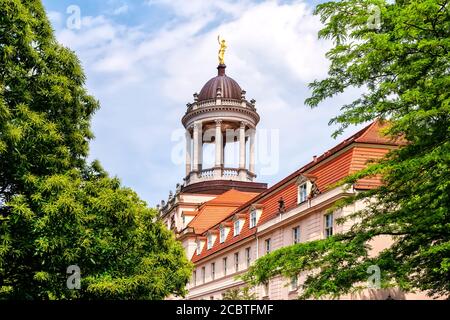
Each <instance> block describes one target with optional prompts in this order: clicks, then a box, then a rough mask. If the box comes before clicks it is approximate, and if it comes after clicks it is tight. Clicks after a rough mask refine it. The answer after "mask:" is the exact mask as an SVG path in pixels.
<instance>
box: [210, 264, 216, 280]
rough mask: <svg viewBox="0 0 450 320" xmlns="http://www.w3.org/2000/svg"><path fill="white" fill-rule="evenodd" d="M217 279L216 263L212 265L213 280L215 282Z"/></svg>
mask: <svg viewBox="0 0 450 320" xmlns="http://www.w3.org/2000/svg"><path fill="white" fill-rule="evenodd" d="M215 279H216V263H215V262H212V263H211V280H215Z"/></svg>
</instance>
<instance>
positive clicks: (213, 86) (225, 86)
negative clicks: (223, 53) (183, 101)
mask: <svg viewBox="0 0 450 320" xmlns="http://www.w3.org/2000/svg"><path fill="white" fill-rule="evenodd" d="M225 68H226V66H225V65H219V66H218V67H217V70H218V74H217V76H216V77H214V78H212V79H210V80H209V81H208V82H206V83H205V85H204V86H203V88H202V90H200V93H199V95H198V101H202V100H208V99H215V98H216V95H217V89H218V88H221V91H222V98H229V99H238V100H240V99H241V96H242V89H241V87H240V86H239V84H238V83H237V82H236V81H235V80H233V79H232V78H230V77H228V76H227V75H226V74H225Z"/></svg>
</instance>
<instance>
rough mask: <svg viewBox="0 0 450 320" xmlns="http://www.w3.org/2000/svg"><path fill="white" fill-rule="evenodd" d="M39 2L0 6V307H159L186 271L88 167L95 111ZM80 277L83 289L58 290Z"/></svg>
mask: <svg viewBox="0 0 450 320" xmlns="http://www.w3.org/2000/svg"><path fill="white" fill-rule="evenodd" d="M84 81H85V77H84V74H83V71H82V68H81V65H80V63H79V61H78V59H77V57H76V56H75V54H73V52H71V51H70V50H68V49H66V48H64V47H61V46H60V45H59V44H58V43H57V42H56V41H55V39H54V36H53V32H52V29H51V27H50V24H49V22H48V20H47V18H46V15H45V11H44V9H43V7H42V4H41V3H40V1H36V0H0V298H7V299H77V298H81V299H163V298H164V297H166V296H168V295H169V294H180V295H182V294H184V293H185V292H184V287H185V285H186V283H187V281H188V279H189V277H190V274H191V265H190V263H189V261H188V260H187V258H186V257H185V255H184V250H183V248H182V246H181V245H180V244H179V243H178V242H177V241H176V240H175V239H174V237H173V235H172V233H171V232H170V231H168V230H167V229H166V228H165V226H164V225H163V224H162V223H161V222H160V221H158V219H157V216H156V212H155V211H154V210H152V209H149V208H147V206H146V204H145V203H144V202H143V201H142V200H141V199H139V198H138V196H137V195H136V194H135V193H134V192H133V191H132V190H130V189H127V188H123V187H121V185H120V182H119V181H118V179H115V178H110V177H109V176H108V174H107V173H106V172H105V171H104V170H103V169H102V168H101V165H100V164H99V163H98V161H95V162H94V163H92V164H87V163H86V157H87V154H88V146H89V140H91V139H92V137H93V135H92V133H91V131H90V120H91V117H92V115H93V113H94V112H95V110H97V109H98V107H99V105H98V102H97V101H96V100H95V99H94V98H93V97H91V96H90V95H88V94H87V92H86V90H85V89H84V87H83V86H84ZM70 265H77V266H79V267H80V270H81V289H80V290H69V289H68V288H67V286H66V281H67V277H68V276H69V275H68V274H67V273H66V270H67V268H68V267H69V266H70Z"/></svg>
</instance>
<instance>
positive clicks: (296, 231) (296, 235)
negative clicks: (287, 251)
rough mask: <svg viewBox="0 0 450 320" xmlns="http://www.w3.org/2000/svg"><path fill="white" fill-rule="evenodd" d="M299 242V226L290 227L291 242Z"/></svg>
mask: <svg viewBox="0 0 450 320" xmlns="http://www.w3.org/2000/svg"><path fill="white" fill-rule="evenodd" d="M299 242H300V227H295V228H293V229H292V243H294V244H296V243H299Z"/></svg>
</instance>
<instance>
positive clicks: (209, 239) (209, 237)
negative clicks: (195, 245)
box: [208, 235, 213, 250]
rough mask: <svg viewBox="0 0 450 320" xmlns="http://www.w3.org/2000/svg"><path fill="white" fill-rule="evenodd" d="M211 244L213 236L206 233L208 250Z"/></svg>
mask: <svg viewBox="0 0 450 320" xmlns="http://www.w3.org/2000/svg"><path fill="white" fill-rule="evenodd" d="M212 246H213V237H212V235H208V250H209V249H211V248H212Z"/></svg>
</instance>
